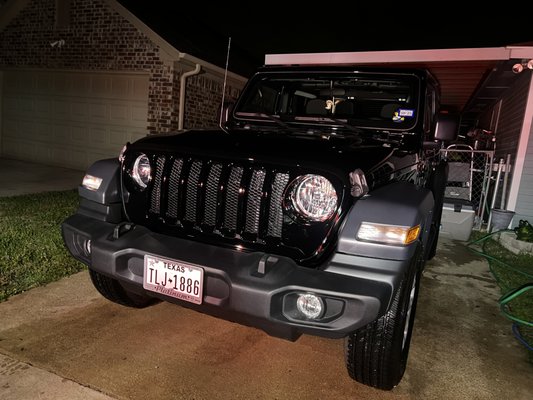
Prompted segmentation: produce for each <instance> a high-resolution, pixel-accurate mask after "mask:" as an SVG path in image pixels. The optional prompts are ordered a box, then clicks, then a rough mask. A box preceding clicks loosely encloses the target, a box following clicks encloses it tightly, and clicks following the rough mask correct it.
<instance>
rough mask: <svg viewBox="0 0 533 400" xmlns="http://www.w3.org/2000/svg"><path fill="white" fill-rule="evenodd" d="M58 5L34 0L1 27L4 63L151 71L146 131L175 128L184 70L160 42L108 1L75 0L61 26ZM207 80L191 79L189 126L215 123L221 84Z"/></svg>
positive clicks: (0, 56)
mask: <svg viewBox="0 0 533 400" xmlns="http://www.w3.org/2000/svg"><path fill="white" fill-rule="evenodd" d="M55 7H56V0H32V1H30V2H29V3H28V6H27V7H26V8H25V9H23V10H22V11H21V12H20V14H19V15H18V16H17V17H15V18H14V19H13V20H12V21H11V22H10V23H9V24H8V25H7V27H6V28H5V29H4V30H3V31H2V32H0V68H2V67H30V68H53V69H66V70H106V71H112V70H127V71H145V72H148V73H149V81H150V85H149V98H148V99H147V101H148V120H147V130H148V132H149V133H155V132H169V131H172V130H175V129H177V125H178V102H179V76H180V72H179V71H175V70H174V63H173V62H172V61H171V60H165V58H164V56H163V55H162V54H161V50H160V49H159V47H158V46H157V44H155V43H154V42H152V41H151V40H150V39H149V38H148V37H147V36H146V35H145V34H144V33H142V32H141V31H139V30H138V29H137V28H136V27H135V26H134V25H133V24H131V23H130V22H129V21H128V20H127V19H125V18H123V17H122V16H121V15H120V14H119V13H118V12H116V11H115V10H114V9H113V8H112V7H110V6H109V5H108V4H107V3H106V2H104V1H99V0H72V1H71V4H70V18H69V21H68V24H66V25H61V27H56V10H55ZM57 40H64V41H65V44H64V45H63V46H61V47H60V48H59V47H58V46H55V47H52V46H51V45H50V43H52V42H55V41H57ZM178 50H179V49H178ZM203 81H205V82H204V83H202V84H201V85H200V86H197V85H196V86H195V85H194V84H191V85H190V86H191V88H194V87H197V88H198V89H199V90H196V91H194V93H193V97H194V100H193V101H192V103H191V104H188V103H187V106H186V110H187V113H188V117H187V118H186V120H185V127H186V128H188V127H205V126H206V124H205V123H204V121H206V120H207V121H208V124H207V125H211V126H212V121H213V114H212V110H213V109H216V107H218V106H216V105H209V102H210V101H213V100H214V99H215V97H216V95H215V92H216V88H217V87H218V86H217V85H218V84H217V83H216V80H214V81H212V82H213V83H207V79H206V78H204V79H203ZM202 88H206V90H205V93H203V92H202V91H203V89H202ZM213 88H214V89H213ZM231 91H233V90H231ZM187 95H189V94H187ZM219 97H220V95H219ZM187 101H188V100H187ZM219 104H220V103H219ZM196 107H199V109H196ZM189 123H190V125H189Z"/></svg>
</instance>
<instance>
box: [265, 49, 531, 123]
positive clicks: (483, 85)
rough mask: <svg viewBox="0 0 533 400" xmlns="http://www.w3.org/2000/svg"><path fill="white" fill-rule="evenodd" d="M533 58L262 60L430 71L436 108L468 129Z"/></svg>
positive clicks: (311, 56) (494, 53) (465, 54)
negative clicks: (437, 91) (516, 68)
mask: <svg viewBox="0 0 533 400" xmlns="http://www.w3.org/2000/svg"><path fill="white" fill-rule="evenodd" d="M531 58H533V47H531V46H509V47H497V48H473V49H436V50H401V51H378V52H353V53H307V54H305V53H304V54H267V55H266V56H265V64H267V65H276V64H277V65H282V64H299V65H326V64H335V65H369V64H372V65H381V66H387V67H394V68H396V67H423V68H427V69H429V70H430V71H431V72H432V74H433V75H434V76H435V78H436V79H437V80H438V81H439V82H440V85H441V103H442V105H443V107H445V108H446V109H448V110H449V111H452V112H459V113H461V114H462V125H463V126H473V125H475V124H476V122H477V118H478V117H479V115H480V114H482V113H483V111H485V110H486V109H487V108H488V107H489V106H491V105H492V104H493V103H494V102H495V101H496V100H497V99H498V98H500V96H501V95H502V94H503V92H504V91H505V90H507V89H508V88H509V87H510V86H511V85H512V84H513V82H514V80H516V79H517V78H518V76H519V75H518V74H515V73H513V71H512V66H513V65H514V64H516V63H519V62H523V61H527V60H529V59H531Z"/></svg>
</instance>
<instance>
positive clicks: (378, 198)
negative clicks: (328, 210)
mask: <svg viewBox="0 0 533 400" xmlns="http://www.w3.org/2000/svg"><path fill="white" fill-rule="evenodd" d="M434 206H435V201H434V198H433V194H432V192H431V190H429V189H427V188H420V187H417V186H416V185H414V184H413V183H410V182H406V181H400V182H394V183H391V184H389V185H386V186H382V187H380V188H378V189H376V190H374V191H372V192H371V193H369V194H368V195H367V196H365V197H364V198H361V199H359V200H357V201H356V202H355V203H354V204H353V206H352V208H351V209H350V211H349V212H348V215H347V216H346V219H345V221H344V224H343V226H342V227H341V230H340V232H339V243H338V247H337V251H338V252H339V253H344V254H351V255H358V256H363V257H372V258H380V259H387V260H409V259H411V258H412V257H413V256H415V252H416V247H417V242H416V241H415V242H414V243H411V244H410V245H407V246H400V245H390V244H379V243H368V242H363V241H359V240H357V239H356V238H357V232H358V231H359V228H360V226H361V223H362V222H372V223H378V224H385V225H400V226H408V227H413V226H416V225H418V224H420V227H421V233H420V236H419V240H418V242H419V243H418V244H422V246H423V247H425V245H426V244H427V240H428V237H429V230H430V227H431V220H432V218H433V212H434V211H433V210H434Z"/></svg>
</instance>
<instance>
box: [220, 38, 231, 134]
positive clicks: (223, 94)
mask: <svg viewBox="0 0 533 400" xmlns="http://www.w3.org/2000/svg"><path fill="white" fill-rule="evenodd" d="M230 46H231V36H230V37H229V38H228V53H227V55H226V69H225V70H224V85H223V86H222V104H221V105H220V118H219V120H218V126H220V129H222V130H223V131H224V132H226V133H228V131H227V130H226V129H224V127H223V126H222V113H223V112H224V100H225V98H226V81H227V80H228V64H229V49H230Z"/></svg>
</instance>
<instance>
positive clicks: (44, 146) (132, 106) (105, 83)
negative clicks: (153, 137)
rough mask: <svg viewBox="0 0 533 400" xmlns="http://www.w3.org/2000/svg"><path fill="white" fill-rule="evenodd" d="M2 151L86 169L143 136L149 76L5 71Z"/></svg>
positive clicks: (6, 153) (52, 163)
mask: <svg viewBox="0 0 533 400" xmlns="http://www.w3.org/2000/svg"><path fill="white" fill-rule="evenodd" d="M2 97H3V98H2V118H1V121H2V135H1V137H0V140H1V154H2V156H4V157H10V158H16V159H21V160H28V161H34V162H39V163H44V164H50V165H58V166H62V167H70V168H76V169H85V168H87V167H88V166H89V165H90V164H91V163H93V162H94V161H96V160H99V159H102V158H109V157H116V156H117V155H118V154H119V152H120V149H121V148H122V146H123V145H124V144H125V143H126V142H128V141H130V142H131V141H134V140H136V139H138V138H140V137H143V136H145V135H146V133H147V130H146V127H147V109H148V75H147V74H134V73H130V72H127V73H98V72H78V71H15V70H13V71H4V73H3V95H2Z"/></svg>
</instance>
